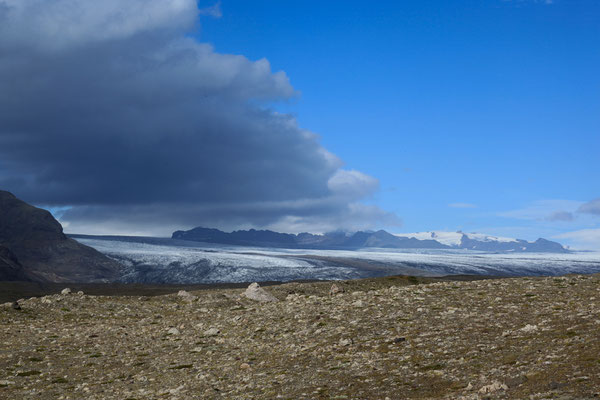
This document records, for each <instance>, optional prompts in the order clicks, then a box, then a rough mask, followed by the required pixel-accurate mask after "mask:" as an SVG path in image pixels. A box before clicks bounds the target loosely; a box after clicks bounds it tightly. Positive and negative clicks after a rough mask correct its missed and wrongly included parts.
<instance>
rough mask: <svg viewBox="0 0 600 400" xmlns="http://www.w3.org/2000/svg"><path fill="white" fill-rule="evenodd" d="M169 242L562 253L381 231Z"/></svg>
mask: <svg viewBox="0 0 600 400" xmlns="http://www.w3.org/2000/svg"><path fill="white" fill-rule="evenodd" d="M172 239H179V240H189V241H195V242H205V243H219V244H230V245H238V246H256V247H275V248H291V249H323V250H336V249H338V250H340V249H359V248H368V247H377V248H389V249H468V250H479V251H487V252H553V253H566V252H568V250H566V249H565V248H564V247H563V246H562V245H561V244H560V243H556V242H551V241H549V240H546V239H542V238H540V239H538V240H536V241H535V242H528V241H525V240H520V239H516V240H514V241H510V242H506V241H495V240H488V241H481V240H476V239H471V238H469V237H468V236H467V235H465V234H463V236H462V240H461V242H460V244H459V245H457V246H448V245H446V244H442V243H440V242H439V241H437V240H434V239H421V240H420V239H416V238H414V237H403V236H396V235H392V234H391V233H389V232H386V231H384V230H379V231H376V232H371V231H358V232H355V233H351V234H350V233H345V232H331V233H326V234H323V235H315V234H311V233H306V232H304V233H299V234H297V235H294V234H289V233H279V232H273V231H269V230H255V229H250V230H247V231H244V230H238V231H233V232H231V233H227V232H223V231H220V230H218V229H212V228H203V227H197V228H194V229H190V230H188V231H176V232H173V235H172Z"/></svg>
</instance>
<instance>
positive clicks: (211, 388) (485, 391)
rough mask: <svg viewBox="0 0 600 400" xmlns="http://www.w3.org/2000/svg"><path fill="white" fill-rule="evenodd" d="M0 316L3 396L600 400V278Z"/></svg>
mask: <svg viewBox="0 0 600 400" xmlns="http://www.w3.org/2000/svg"><path fill="white" fill-rule="evenodd" d="M337 285H338V286H339V287H340V288H342V289H343V292H342V293H338V294H335V295H332V294H330V293H329V292H330V288H331V286H332V283H331V282H328V283H327V282H319V283H289V284H282V285H278V286H270V287H267V288H266V290H267V291H269V292H270V293H272V294H273V295H274V296H275V297H277V298H278V299H279V301H277V302H269V303H259V302H255V301H253V300H250V299H248V298H245V297H242V296H240V294H241V293H243V291H244V290H243V289H210V290H201V291H193V292H192V294H191V295H189V294H188V295H185V294H184V295H177V294H169V295H160V296H142V297H140V296H139V295H136V296H90V295H85V294H76V293H71V294H54V295H49V296H45V297H42V298H31V299H28V300H22V301H20V302H19V304H20V307H21V310H15V309H13V308H12V307H11V304H10V303H9V304H6V305H4V306H3V307H0V398H1V399H19V400H21V399H120V400H123V399H140V400H141V399H386V398H387V399H390V400H391V399H406V398H420V399H422V398H430V399H440V398H443V399H460V398H462V399H488V398H489V399H497V398H498V399H504V398H507V399H592V398H597V397H599V396H600V334H599V328H600V307H599V306H600V276H599V275H577V276H564V277H548V278H511V279H494V280H491V279H490V280H478V281H438V280H435V279H416V278H407V277H391V278H379V279H367V280H359V281H346V282H338V283H337Z"/></svg>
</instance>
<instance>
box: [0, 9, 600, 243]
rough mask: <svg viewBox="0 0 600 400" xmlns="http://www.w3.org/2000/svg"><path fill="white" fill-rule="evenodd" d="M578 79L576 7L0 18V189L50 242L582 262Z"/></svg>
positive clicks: (592, 129) (599, 225)
mask: <svg viewBox="0 0 600 400" xmlns="http://www.w3.org/2000/svg"><path fill="white" fill-rule="evenodd" d="M598 71H600V2H598V1H597V0H595V1H591V0H583V1H575V0H573V1H567V0H552V1H550V0H510V1H509V0H486V1H480V2H475V1H452V2H448V1H411V2H385V1H384V2H364V1H360V2H359V1H348V0H346V1H312V0H303V1H275V0H271V1H259V0H257V1H242V0H222V1H220V2H218V3H215V2H213V1H212V0H201V1H200V2H199V3H198V2H197V0H128V1H127V2H123V1H121V0H103V1H90V0H45V1H43V2H39V1H37V0H0V88H1V89H2V93H3V96H0V110H1V112H0V188H1V189H3V190H9V191H11V192H13V193H14V194H15V195H17V196H18V197H19V198H22V199H23V200H25V201H28V202H30V203H32V204H35V205H38V206H41V207H47V208H50V209H51V210H53V212H54V213H55V215H56V216H57V217H59V219H60V222H61V223H62V224H63V226H64V227H65V230H66V231H67V232H70V233H88V234H139V235H155V236H170V234H171V232H173V231H174V230H179V229H189V228H192V227H195V226H205V227H215V228H220V229H224V230H233V229H248V228H262V229H273V230H279V231H285V232H296V233H297V232H302V231H309V232H326V231H329V230H334V229H346V230H359V229H381V228H383V229H387V230H389V231H391V232H396V233H402V232H406V233H407V232H415V231H428V230H448V231H456V230H463V231H465V232H481V233H488V234H493V235H500V236H509V237H519V238H523V239H528V240H535V239H536V238H538V237H545V238H549V239H557V240H559V241H560V242H562V243H565V244H569V245H572V246H574V247H577V248H597V249H599V250H600V184H599V181H600V180H599V179H598V177H599V176H600V157H599V154H600V151H599V149H600V74H599V73H598ZM32 77H35V79H32Z"/></svg>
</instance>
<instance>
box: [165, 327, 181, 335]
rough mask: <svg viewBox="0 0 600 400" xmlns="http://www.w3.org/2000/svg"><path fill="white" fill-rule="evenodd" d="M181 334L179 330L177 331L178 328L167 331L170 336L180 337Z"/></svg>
mask: <svg viewBox="0 0 600 400" xmlns="http://www.w3.org/2000/svg"><path fill="white" fill-rule="evenodd" d="M180 333H181V332H179V329H177V328H170V329H169V330H168V331H167V334H169V335H179V334H180Z"/></svg>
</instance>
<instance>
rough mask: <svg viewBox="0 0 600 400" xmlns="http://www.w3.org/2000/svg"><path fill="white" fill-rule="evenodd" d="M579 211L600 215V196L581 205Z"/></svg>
mask: <svg viewBox="0 0 600 400" xmlns="http://www.w3.org/2000/svg"><path fill="white" fill-rule="evenodd" d="M577 212H580V213H585V214H594V215H600V198H597V199H594V200H591V201H588V202H587V203H584V204H582V205H581V207H579V208H578V209H577Z"/></svg>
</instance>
